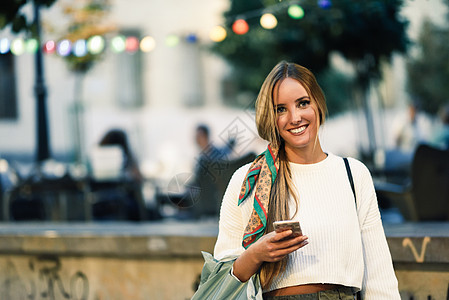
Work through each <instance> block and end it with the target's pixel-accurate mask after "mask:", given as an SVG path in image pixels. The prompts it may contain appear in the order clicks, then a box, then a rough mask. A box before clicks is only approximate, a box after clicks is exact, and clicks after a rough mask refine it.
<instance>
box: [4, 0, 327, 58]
mask: <svg viewBox="0 0 449 300" xmlns="http://www.w3.org/2000/svg"><path fill="white" fill-rule="evenodd" d="M317 5H318V6H319V7H320V8H321V9H328V8H330V7H331V6H332V3H331V0H318V1H317ZM283 9H287V13H288V16H289V17H290V18H292V19H297V20H300V19H302V18H304V16H305V11H304V9H303V8H302V7H301V3H300V1H297V0H294V1H282V0H280V2H279V3H277V4H274V5H272V6H269V7H265V8H263V9H257V10H253V11H248V12H246V13H245V14H240V15H238V16H231V17H228V19H230V20H233V22H232V26H231V28H226V26H224V25H217V26H215V27H213V28H212V29H211V30H210V32H209V39H210V40H211V41H212V42H215V43H219V42H222V41H224V40H225V39H226V37H227V36H228V31H229V30H232V31H233V32H234V33H235V34H238V35H244V34H246V33H248V31H249V29H250V27H249V25H248V23H247V21H246V20H248V19H250V18H256V17H258V18H260V21H259V23H260V26H262V27H263V28H264V29H266V30H272V29H274V28H276V26H277V25H278V20H277V18H276V16H275V13H277V12H278V11H280V10H283ZM198 40H199V39H198V36H197V35H196V34H195V33H191V34H188V35H183V36H181V35H176V34H170V35H167V36H166V37H165V40H164V41H163V43H162V44H164V45H165V46H167V47H176V46H177V45H178V44H179V43H180V42H181V41H185V42H187V43H197V42H198ZM157 44H158V43H157V42H156V40H155V38H154V37H152V36H144V37H143V38H138V37H136V36H123V35H116V36H114V37H111V38H106V37H105V36H101V35H94V36H91V37H90V38H88V39H87V40H84V39H81V40H76V41H73V42H72V41H70V40H67V39H64V40H60V41H55V40H49V41H46V42H44V43H43V44H42V45H40V43H39V41H37V40H36V39H32V38H30V39H23V38H20V37H18V38H15V39H12V40H11V39H8V38H0V55H1V54H7V53H8V52H11V53H12V54H13V55H16V56H19V55H22V54H26V53H35V52H36V51H37V49H38V47H42V50H43V53H45V54H57V55H59V56H62V57H65V56H69V55H74V56H76V57H83V56H86V55H88V54H91V55H97V54H100V53H102V52H104V51H105V50H106V49H109V50H110V51H111V52H113V53H123V52H126V53H130V54H132V53H135V52H137V51H139V50H140V51H141V52H144V53H148V52H151V51H153V50H154V49H155V48H156V46H157Z"/></svg>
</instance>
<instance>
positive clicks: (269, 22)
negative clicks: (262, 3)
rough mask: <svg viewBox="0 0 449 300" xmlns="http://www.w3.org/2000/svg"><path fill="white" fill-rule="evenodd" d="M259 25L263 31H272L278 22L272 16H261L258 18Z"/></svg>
mask: <svg viewBox="0 0 449 300" xmlns="http://www.w3.org/2000/svg"><path fill="white" fill-rule="evenodd" d="M260 25H261V26H262V27H263V28H265V29H273V28H275V27H276V26H277V25H278V20H277V19H276V17H275V16H274V15H273V14H269V13H267V14H263V15H262V17H260Z"/></svg>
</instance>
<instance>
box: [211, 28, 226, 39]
mask: <svg viewBox="0 0 449 300" xmlns="http://www.w3.org/2000/svg"><path fill="white" fill-rule="evenodd" d="M226 36H227V32H226V29H224V28H223V26H219V25H218V26H215V27H214V28H212V30H211V31H210V33H209V38H210V39H211V40H212V41H214V42H216V43H218V42H221V41H224V39H225V38H226Z"/></svg>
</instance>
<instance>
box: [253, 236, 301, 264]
mask: <svg viewBox="0 0 449 300" xmlns="http://www.w3.org/2000/svg"><path fill="white" fill-rule="evenodd" d="M292 233H293V232H292V231H291V230H285V231H281V232H275V231H272V232H270V233H268V234H266V235H264V236H262V237H261V238H260V239H259V240H258V241H257V242H255V243H254V244H253V245H251V246H250V247H249V248H248V249H247V251H249V252H251V255H252V256H253V257H254V259H255V260H256V261H257V262H258V263H259V262H260V263H263V262H276V261H280V260H281V259H283V258H284V257H285V256H287V255H288V254H289V253H292V252H293V251H296V250H298V249H299V248H302V247H304V246H305V245H307V244H308V241H307V239H308V237H307V236H305V235H300V236H297V237H293V236H292Z"/></svg>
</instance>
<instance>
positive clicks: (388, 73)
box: [0, 0, 449, 224]
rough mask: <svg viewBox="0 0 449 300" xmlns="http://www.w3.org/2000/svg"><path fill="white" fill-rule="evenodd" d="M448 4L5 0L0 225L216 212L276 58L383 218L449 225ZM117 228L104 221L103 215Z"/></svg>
mask: <svg viewBox="0 0 449 300" xmlns="http://www.w3.org/2000/svg"><path fill="white" fill-rule="evenodd" d="M448 8H449V1H447V0H369V1H357V0H245V1H237V0H191V1H174V0H164V1H159V0H153V1H143V0H133V1H125V0H34V1H31V0H29V1H26V0H24V1H14V0H2V2H1V4H0V30H1V31H0V176H1V180H0V204H1V205H0V220H2V221H3V222H5V224H18V221H33V222H35V221H38V222H39V221H50V222H66V221H67V222H71V221H81V222H84V221H98V222H104V221H132V222H134V221H137V222H139V221H140V222H142V221H164V220H177V221H186V220H203V221H204V220H206V221H207V220H211V221H212V222H213V224H216V221H217V218H218V211H219V207H220V201H221V197H222V195H223V193H224V190H225V188H226V185H227V182H228V180H229V178H230V176H231V175H232V173H233V172H234V170H235V169H236V168H238V167H239V166H241V165H243V164H244V163H247V162H250V161H252V159H253V158H254V157H255V155H257V154H259V153H260V152H262V151H263V150H264V149H265V147H266V142H265V141H263V140H261V139H260V138H259V137H258V135H257V130H256V128H255V124H254V102H255V99H256V97H257V93H258V90H259V88H260V86H261V84H262V81H263V80H264V78H265V77H266V76H267V74H268V73H269V71H270V70H271V69H272V67H273V66H274V65H275V64H276V63H277V62H279V61H280V60H288V61H292V62H296V63H299V64H301V65H304V66H305V67H307V68H309V69H311V70H312V72H313V73H314V74H315V75H316V77H317V79H318V82H319V83H320V85H321V86H322V88H323V90H324V93H325V95H326V98H327V103H328V110H329V113H328V119H327V121H326V123H325V124H324V125H323V126H322V128H321V132H320V136H321V142H322V144H323V148H324V150H325V151H327V152H332V153H335V154H337V155H341V156H350V157H355V158H357V159H359V160H361V161H363V162H364V163H365V164H366V165H367V166H368V168H369V169H370V171H371V173H372V175H373V179H374V184H375V188H376V192H377V196H378V201H379V206H380V208H381V213H382V219H383V221H384V223H390V224H401V223H404V222H409V221H447V220H448V219H449V162H448V160H449V158H448V157H449V154H448V153H449V151H448V147H449V125H448V124H449V96H448V95H449V84H448V83H449V26H448V21H449V13H448ZM100 224H105V223H100Z"/></svg>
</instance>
